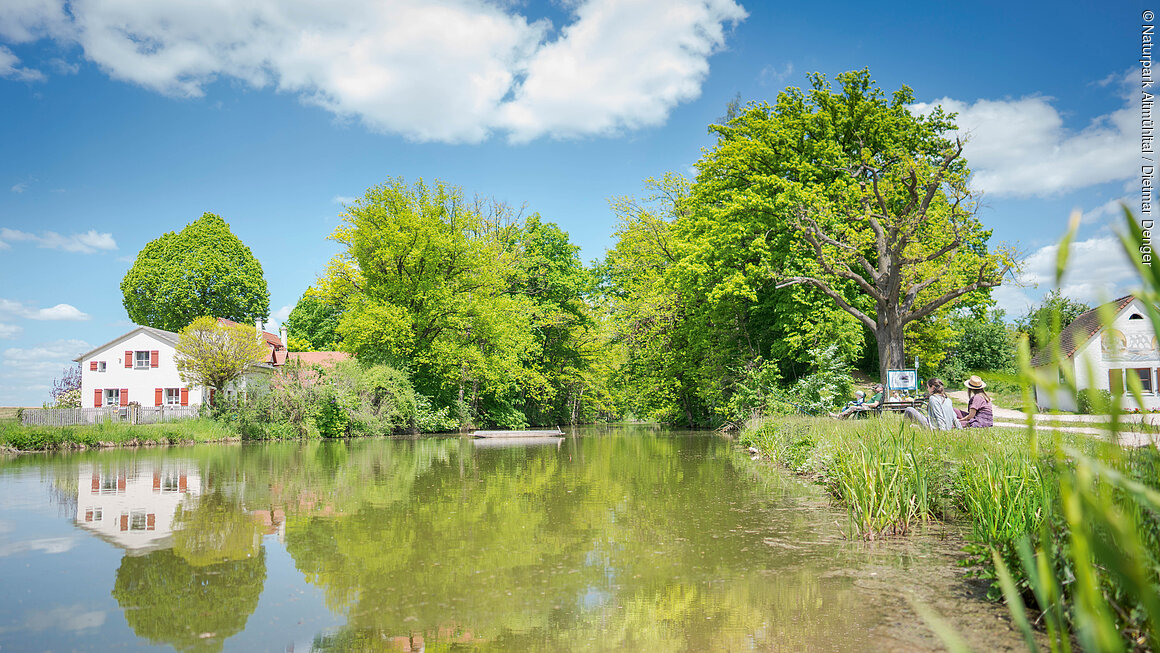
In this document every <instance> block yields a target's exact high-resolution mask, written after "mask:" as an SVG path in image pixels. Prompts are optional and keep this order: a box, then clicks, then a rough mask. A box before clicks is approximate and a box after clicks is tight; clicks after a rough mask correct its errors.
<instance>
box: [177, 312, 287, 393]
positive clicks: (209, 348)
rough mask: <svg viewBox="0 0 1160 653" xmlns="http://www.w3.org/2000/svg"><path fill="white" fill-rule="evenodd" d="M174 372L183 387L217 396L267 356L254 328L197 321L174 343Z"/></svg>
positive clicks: (210, 318)
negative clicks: (205, 389) (199, 387)
mask: <svg viewBox="0 0 1160 653" xmlns="http://www.w3.org/2000/svg"><path fill="white" fill-rule="evenodd" d="M176 350H177V370H178V371H179V372H180V373H181V378H182V380H183V381H185V382H186V383H192V384H197V385H202V386H206V387H209V388H213V389H214V390H215V391H217V392H218V393H219V394H220V393H221V392H222V391H223V390H225V388H226V386H227V385H228V384H230V383H231V382H233V381H236V380H238V379H241V378H242V377H243V376H245V375H246V373H247V372H249V371H250V370H252V369H254V367H256V366H257V365H258V364H259V363H261V362H262V360H263V359H264V358H265V357H266V355H267V353H268V349H267V345H266V343H265V342H264V341H262V340H261V339H259V338H258V332H257V331H256V330H255V329H254V327H252V326H249V325H245V324H230V325H227V324H223V323H221V322H219V321H218V320H217V319H215V318H212V317H199V318H197V319H195V320H194V321H193V322H192V323H191V324H190V325H189V326H187V327H185V328H184V329H182V330H181V333H180V334H179V336H178V339H177V347H176Z"/></svg>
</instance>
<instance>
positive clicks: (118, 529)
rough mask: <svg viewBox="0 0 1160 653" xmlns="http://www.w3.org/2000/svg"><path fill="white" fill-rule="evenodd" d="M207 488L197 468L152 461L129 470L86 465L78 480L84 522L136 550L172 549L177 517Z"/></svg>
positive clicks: (80, 519) (104, 536) (79, 514)
mask: <svg viewBox="0 0 1160 653" xmlns="http://www.w3.org/2000/svg"><path fill="white" fill-rule="evenodd" d="M200 493H201V477H200V476H199V475H198V473H197V470H196V468H193V469H190V468H188V467H186V466H185V465H183V464H180V463H161V462H157V463H146V464H143V465H137V466H134V467H131V468H128V469H102V468H98V467H95V466H92V465H82V466H81V469H80V478H79V479H78V482H77V517H76V523H77V525H78V526H80V527H82V528H85V529H88V530H90V531H92V532H93V534H94V535H96V536H98V537H100V538H101V539H103V540H106V541H108V542H111V543H112V544H115V545H117V546H119V547H121V548H122V549H125V550H126V551H128V552H129V553H130V554H132V555H139V554H143V553H148V552H149V551H155V550H157V549H165V548H169V546H170V544H171V542H170V536H171V535H172V534H173V516H174V514H175V513H176V512H177V507H178V506H179V505H181V502H182V501H184V500H185V499H186V497H190V496H193V497H196V496H197V495H199V494H200Z"/></svg>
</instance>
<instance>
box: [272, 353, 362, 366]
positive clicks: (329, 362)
mask: <svg viewBox="0 0 1160 653" xmlns="http://www.w3.org/2000/svg"><path fill="white" fill-rule="evenodd" d="M286 358H287V361H298V362H299V363H302V364H303V365H323V366H326V367H331V366H333V365H335V364H336V363H339V362H341V361H344V360H349V359H350V354H348V353H346V352H345V351H291V352H287V354H286Z"/></svg>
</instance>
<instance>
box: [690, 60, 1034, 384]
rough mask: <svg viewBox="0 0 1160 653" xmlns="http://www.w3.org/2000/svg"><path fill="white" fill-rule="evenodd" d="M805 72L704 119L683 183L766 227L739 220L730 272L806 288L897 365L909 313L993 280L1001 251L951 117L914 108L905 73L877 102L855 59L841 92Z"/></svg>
mask: <svg viewBox="0 0 1160 653" xmlns="http://www.w3.org/2000/svg"><path fill="white" fill-rule="evenodd" d="M810 81H811V88H810V89H809V91H808V92H802V91H801V90H798V89H793V88H791V89H787V90H786V91H784V92H782V93H781V94H780V95H779V96H778V99H777V103H776V105H774V106H770V105H768V104H757V103H755V104H750V105H749V106H748V107H747V108H746V109H745V110H744V111H743V112H741V113H740V114H739V115H737V116H736V117H735V118H733V119H732V120H730V121H729V122H728V123H727V124H725V125H717V126H714V127H713V128H712V129H713V131H714V132H715V133H716V134H717V136H718V144H717V146H716V147H715V148H714V149H713V150H712V151H710V152H709V153H707V154H706V156H705V157H704V158H703V159H702V160H701V162H700V163H699V164H698V168H699V175H698V178H697V185H698V187H700V188H698V189H696V191H695V193H694V196H695V197H698V198H699V199H698V201H699V203H700V204H701V205H702V206H704V207H707V208H705V209H704V212H705V213H706V214H707V215H708V216H710V217H711V218H715V219H718V220H721V219H724V218H728V219H730V220H732V221H734V222H742V223H744V222H745V221H746V220H748V221H755V220H756V221H759V222H761V223H762V224H763V226H765V227H766V231H765V232H764V233H759V234H755V233H754V232H753V230H752V229H749V230H747V231H745V233H746V234H748V236H749V237H750V238H751V240H750V242H749V243H748V246H747V251H746V254H745V260H743V261H741V263H742V265H739V266H737V268H736V269H737V274H735V275H734V276H738V277H739V278H741V279H745V278H746V277H747V276H751V275H746V274H745V272H746V271H747V270H751V269H752V268H753V266H761V265H764V266H766V269H765V274H766V275H767V276H768V277H769V278H772V279H774V280H776V282H777V283H778V287H779V288H783V289H787V287H788V286H792V285H798V284H800V285H808V286H810V287H812V288H815V289H817V291H820V292H821V293H824V295H825V296H827V297H829V299H830V300H832V301H833V302H834V304H835V305H836V306H837V307H838V308H840V309H841V310H842V311H844V312H845V313H847V314H849V315H850V316H852V317H853V318H854V319H856V320H857V322H858V323H860V324H861V325H862V326H864V327H865V328H866V329H867V330H868V331H869V332H870V333H872V334H873V335H874V337H875V338H876V340H877V342H878V359H879V364H880V367H881V369H882V370H886V369H888V368H895V367H901V366H903V358H904V346H903V342H904V334H905V330H906V327H907V325H909V324H911V323H914V322H916V321H919V320H923V319H925V318H929V317H931V316H932V315H934V314H935V313H936V312H938V311H940V310H944V309H949V308H950V307H951V306H953V305H954V304H955V303H956V302H957V301H959V300H960V299H961V298H962V297H964V296H966V295H968V294H970V293H975V292H976V291H985V289H987V288H991V287H994V286H997V285H999V283H1001V281H1002V279H1003V277H1004V276H1005V275H1006V274H1007V273H1008V272H1009V271H1010V270H1011V260H1010V257H1009V255H1008V253H1006V252H1004V251H993V250H991V249H990V248H989V247H988V244H987V241H988V240H989V237H990V232H989V231H987V230H986V229H984V228H983V227H982V225H981V224H980V223H979V221H978V220H977V219H976V218H975V215H974V213H975V208H976V203H975V200H976V198H975V197H974V196H973V195H972V193H971V192H970V191H969V189H968V186H967V180H968V175H969V171H968V169H967V167H966V163H965V161H964V160H963V158H962V144H961V142H959V141H953V142H952V141H951V140H949V138H948V135H947V134H948V132H949V131H951V130H953V129H954V124H953V122H952V118H953V116H949V115H947V114H945V113H943V112H942V111H941V109H935V110H934V111H932V112H930V113H929V114H927V115H916V114H915V113H912V111H911V110H910V107H911V105H912V104H913V103H914V95H913V92H912V91H911V90H910V89H909V88H907V87H905V86H904V87H902V88H901V89H900V90H899V91H897V92H895V93H894V95H893V97H892V98H890V100H889V101H888V100H887V99H886V98H885V97H884V94H883V92H882V91H881V89H879V88H878V87H877V86H876V85H875V84H874V82H873V80H871V79H870V75H869V72H867V71H866V70H862V71H854V72H848V73H843V74H841V75H839V76H838V82H839V83H840V84H841V90H840V92H835V91H833V90H832V89H831V87H830V85H829V84H828V83H827V81H826V80H825V78H824V77H823V76H822V75H820V74H814V75H812V76H811V77H810ZM726 281H728V276H726ZM884 375H885V372H883V376H884Z"/></svg>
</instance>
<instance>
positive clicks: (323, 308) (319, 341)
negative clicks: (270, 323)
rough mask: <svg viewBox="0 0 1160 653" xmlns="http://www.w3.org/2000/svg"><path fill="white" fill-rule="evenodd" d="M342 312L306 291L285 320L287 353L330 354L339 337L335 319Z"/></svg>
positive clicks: (336, 346)
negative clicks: (315, 352)
mask: <svg viewBox="0 0 1160 653" xmlns="http://www.w3.org/2000/svg"><path fill="white" fill-rule="evenodd" d="M341 313H342V311H341V310H340V309H339V308H338V307H336V306H334V305H332V304H328V303H327V302H325V301H323V300H322V299H320V298H319V297H317V296H316V295H315V294H313V289H310V290H307V291H306V293H304V294H303V295H302V298H301V299H299V300H298V303H297V304H295V305H294V310H292V311H290V316H289V317H287V318H286V323H285V325H286V329H287V331H288V332H289V337H290V343H291V344H290V346H289V349H290V351H305V350H310V351H334V350H336V349H338V343H339V342H340V341H341V338H339V336H338V319H339V317H340V315H341Z"/></svg>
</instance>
